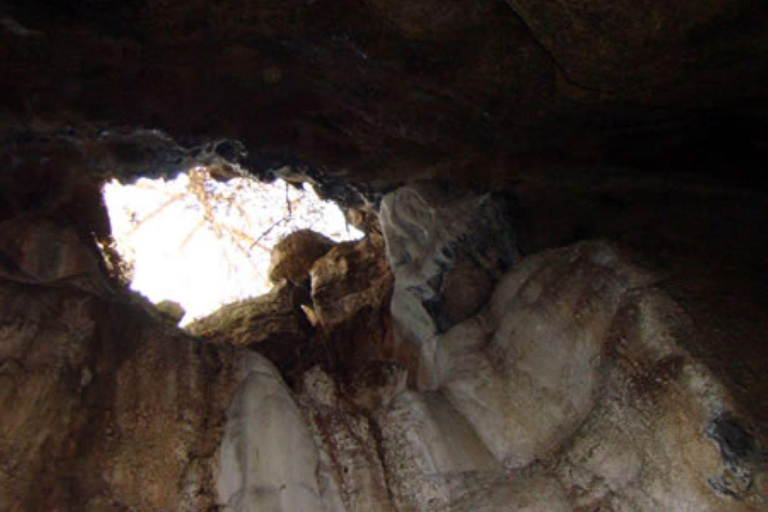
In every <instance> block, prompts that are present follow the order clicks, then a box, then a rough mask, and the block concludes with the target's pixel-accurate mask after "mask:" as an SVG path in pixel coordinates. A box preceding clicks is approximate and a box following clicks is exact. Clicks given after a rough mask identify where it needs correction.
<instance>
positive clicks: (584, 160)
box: [0, 0, 768, 183]
mask: <svg viewBox="0 0 768 512" xmlns="http://www.w3.org/2000/svg"><path fill="white" fill-rule="evenodd" d="M0 20H1V22H0V77H1V78H0V93H1V94H0V98H2V99H0V127H2V135H3V137H5V138H7V137H9V136H18V134H19V133H21V132H24V131H33V132H45V131H56V130H65V129H67V130H78V131H79V132H78V133H85V132H88V131H89V130H91V131H93V132H94V133H96V132H97V131H98V130H104V129H107V128H112V127H136V128H150V129H159V130H161V131H163V132H166V133H168V134H170V135H171V136H173V137H174V138H175V139H176V140H177V141H180V143H181V144H183V145H191V144H194V143H196V142H198V141H200V140H207V139H208V140H210V139H216V138H230V139H235V140H238V141H241V142H242V143H243V144H244V146H245V148H247V149H248V153H249V156H248V160H247V161H246V162H244V164H245V167H250V168H252V169H257V168H258V167H259V166H262V167H264V166H270V165H277V164H279V163H281V160H282V161H283V163H284V162H289V161H306V162H312V163H313V164H314V165H318V166H321V167H323V168H327V169H330V170H332V172H334V173H336V174H338V175H339V176H344V177H351V178H354V179H356V180H360V181H369V182H373V181H378V182H386V183H394V182H399V181H403V180H407V179H413V178H423V177H434V176H439V177H452V178H457V179H475V178H480V177H482V178H485V177H487V178H499V179H510V178H512V179H515V178H524V177H526V176H529V175H530V173H531V172H533V174H534V175H535V173H536V172H537V170H538V169H542V168H547V167H552V166H561V167H562V166H565V167H568V168H572V169H577V168H578V167H579V166H583V165H592V164H596V163H598V164H601V165H609V166H611V165H617V166H626V165H630V166H634V167H639V168H648V169H657V171H656V172H658V170H659V169H661V170H664V169H667V168H675V169H682V170H685V171H696V172H700V173H707V172H714V173H720V174H726V175H728V176H731V177H732V176H734V175H737V174H738V170H739V168H740V167H739V166H740V165H741V164H749V165H754V162H755V161H756V159H757V161H760V162H766V160H767V159H766V151H768V150H767V149H766V142H767V141H768V86H766V84H768V59H767V58H766V55H768V3H765V2H760V1H754V0H709V1H706V2H702V1H700V0H695V1H694V0H679V1H677V2H674V3H669V2H667V1H665V0H643V1H642V2H637V1H635V0H633V1H630V0H618V1H617V0H610V1H609V0H598V1H594V0H593V1H586V0H569V1H567V2H566V1H562V0H556V1H550V2H535V1H533V0H519V1H511V0H510V1H507V2H504V1H502V0H478V1H470V0H448V1H437V0H412V1H407V2H406V1H393V0H336V1H329V0H300V1H297V0H279V1H278V0H236V1H229V2H222V1H217V0H191V1H188V2H177V1H172V0H130V1H121V2H117V1H113V0H88V1H82V2H70V1H64V0H56V1H50V0H49V1H43V0H25V1H23V2H20V1H19V2H11V3H2V4H0ZM723 155H728V159H729V166H728V169H727V171H723V169H722V162H721V160H722V159H723ZM718 162H719V163H718ZM749 165H746V166H745V167H749Z"/></svg>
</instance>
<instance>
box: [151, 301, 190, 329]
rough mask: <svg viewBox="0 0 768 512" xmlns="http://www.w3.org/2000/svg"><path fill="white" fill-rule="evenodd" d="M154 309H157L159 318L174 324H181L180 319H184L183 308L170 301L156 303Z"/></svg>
mask: <svg viewBox="0 0 768 512" xmlns="http://www.w3.org/2000/svg"><path fill="white" fill-rule="evenodd" d="M155 309H157V311H158V312H159V313H160V315H161V316H163V317H164V318H167V319H168V320H169V321H171V322H173V323H174V324H178V323H179V322H181V319H182V318H184V314H185V313H186V311H184V308H183V307H181V304H179V303H178V302H174V301H172V300H164V301H162V302H158V303H157V304H155Z"/></svg>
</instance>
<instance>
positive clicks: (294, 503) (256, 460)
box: [217, 354, 342, 512]
mask: <svg viewBox="0 0 768 512" xmlns="http://www.w3.org/2000/svg"><path fill="white" fill-rule="evenodd" d="M242 364H243V365H244V366H243V372H244V376H243V378H244V380H243V384H242V386H241V387H240V390H239V391H238V393H237V394H236V395H235V397H234V400H233V402H232V405H231V406H230V408H229V411H228V413H227V417H228V419H227V425H226V428H225V431H224V437H223V439H222V444H221V448H220V451H219V473H218V478H217V488H218V492H219V502H220V503H221V504H222V505H223V510H225V511H227V512H258V511H261V510H272V511H275V512H305V511H308V510H316V511H318V512H332V511H336V510H339V511H341V510H342V509H338V508H335V507H332V506H331V507H329V506H328V501H332V497H328V498H326V497H325V496H324V494H326V493H328V492H330V493H333V492H334V489H330V490H328V489H324V488H323V487H322V485H321V482H320V481H319V479H318V471H319V457H318V451H317V448H316V446H315V444H314V440H313V437H312V433H311V431H310V430H309V428H308V427H307V425H306V423H305V421H304V418H303V417H302V415H301V411H300V410H299V407H298V406H297V405H296V402H295V401H294V399H293V396H292V394H291V391H290V389H289V388H288V387H287V386H286V385H285V383H284V382H283V380H282V379H281V378H280V375H279V373H278V372H277V369H275V367H274V366H272V365H271V364H270V363H269V362H268V361H267V360H265V359H264V358H262V357H261V356H259V355H258V354H248V355H247V356H246V358H245V360H244V361H243V362H242ZM327 500H328V501H327Z"/></svg>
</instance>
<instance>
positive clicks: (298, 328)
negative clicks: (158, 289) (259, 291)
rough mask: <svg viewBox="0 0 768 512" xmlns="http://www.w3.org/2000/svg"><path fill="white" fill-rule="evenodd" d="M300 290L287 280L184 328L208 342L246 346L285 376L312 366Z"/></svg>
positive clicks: (310, 330)
mask: <svg viewBox="0 0 768 512" xmlns="http://www.w3.org/2000/svg"><path fill="white" fill-rule="evenodd" d="M303 295H304V294H303V293H302V291H301V290H300V289H297V288H296V287H294V286H293V285H291V284H289V283H288V282H286V281H282V282H280V283H279V284H278V285H276V286H275V287H274V288H272V290H271V291H270V292H269V293H267V294H265V295H261V296H259V297H254V298H252V299H246V300H243V301H240V302H236V303H234V304H227V305H226V306H222V307H221V308H220V309H219V310H218V311H216V312H214V313H212V314H211V315H209V316H207V317H205V318H201V319H199V320H197V321H195V322H192V323H191V324H189V325H187V326H186V327H185V328H184V329H185V330H186V331H187V332H189V333H190V334H192V335H194V336H198V337H200V338H202V339H204V340H206V341H208V342H210V343H218V344H224V345H236V346H246V347H249V348H251V349H254V350H256V351H258V352H260V353H261V354H263V355H264V356H266V357H267V359H269V360H270V361H272V363H273V364H275V365H276V366H277V367H278V368H279V370H280V372H281V374H282V375H283V376H284V377H286V378H292V377H296V376H297V372H298V373H301V372H302V371H304V370H306V369H308V368H311V367H312V366H313V365H314V364H315V362H314V360H315V358H316V357H317V354H316V353H315V351H314V349H310V348H309V347H310V345H311V338H312V326H311V325H310V323H309V321H308V320H307V316H306V314H305V313H304V311H302V309H301V303H302V302H303V300H304V298H303Z"/></svg>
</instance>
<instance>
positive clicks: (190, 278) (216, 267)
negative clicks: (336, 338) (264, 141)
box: [104, 167, 362, 325]
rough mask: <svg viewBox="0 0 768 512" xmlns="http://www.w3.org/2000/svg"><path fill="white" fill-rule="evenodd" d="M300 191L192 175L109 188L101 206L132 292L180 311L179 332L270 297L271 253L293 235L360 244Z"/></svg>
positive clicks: (324, 204)
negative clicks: (128, 270)
mask: <svg viewBox="0 0 768 512" xmlns="http://www.w3.org/2000/svg"><path fill="white" fill-rule="evenodd" d="M305 188H306V189H305V190H302V189H298V188H296V187H294V186H291V185H288V184H287V183H286V182H284V181H282V180H277V181H275V182H274V183H271V184H265V183H261V182H259V181H256V180H250V179H246V178H235V179H231V180H229V181H227V182H219V181H216V180H214V179H212V178H211V177H210V174H209V173H208V171H207V170H206V169H205V168H202V167H197V168H194V169H192V170H190V171H189V173H187V174H180V175H179V176H178V178H176V179H175V180H171V181H166V180H164V179H159V180H149V179H141V180H139V181H138V182H137V183H136V184H135V185H122V184H120V183H119V182H117V181H114V180H113V181H112V182H110V183H108V184H107V185H106V186H105V187H104V198H105V202H106V204H107V208H108V210H109V216H110V220H111V223H112V234H113V236H114V238H115V242H116V244H117V249H118V251H119V252H120V254H121V256H122V257H123V259H124V260H125V262H126V263H127V264H128V265H129V267H132V284H131V288H132V289H134V290H136V291H138V292H140V293H142V294H143V295H145V296H146V297H147V298H148V299H149V300H151V301H152V302H154V303H158V302H160V301H163V300H172V301H175V302H178V303H179V304H181V306H182V307H183V308H184V309H185V310H186V315H185V316H184V318H183V319H182V321H181V324H182V325H184V324H187V323H189V322H190V321H192V320H194V319H196V318H200V317H202V316H205V315H208V314H210V313H212V312H213V311H215V310H216V309H217V308H219V307H220V306H222V305H223V304H228V303H231V302H235V301H237V300H241V299H244V298H247V297H253V296H257V295H260V294H263V293H265V292H267V291H269V289H270V287H271V284H270V282H269V279H268V277H267V276H268V269H269V261H270V250H271V249H272V247H273V246H274V245H275V243H277V242H278V241H279V240H280V239H281V238H283V237H284V236H286V235H287V234H289V233H292V232H293V231H296V230H298V229H304V228H310V229H313V230H314V231H317V232H319V233H322V234H324V235H326V236H328V237H330V238H332V239H333V240H336V241H343V240H353V239H357V238H360V237H362V233H361V232H360V231H358V230H356V229H355V228H354V227H352V226H349V225H347V223H346V221H345V219H344V215H343V213H342V212H341V210H340V209H339V208H338V206H337V205H336V204H334V203H332V202H330V201H322V200H321V199H320V198H318V197H317V195H316V194H315V192H314V191H313V190H312V189H311V187H309V186H306V187H305Z"/></svg>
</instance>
